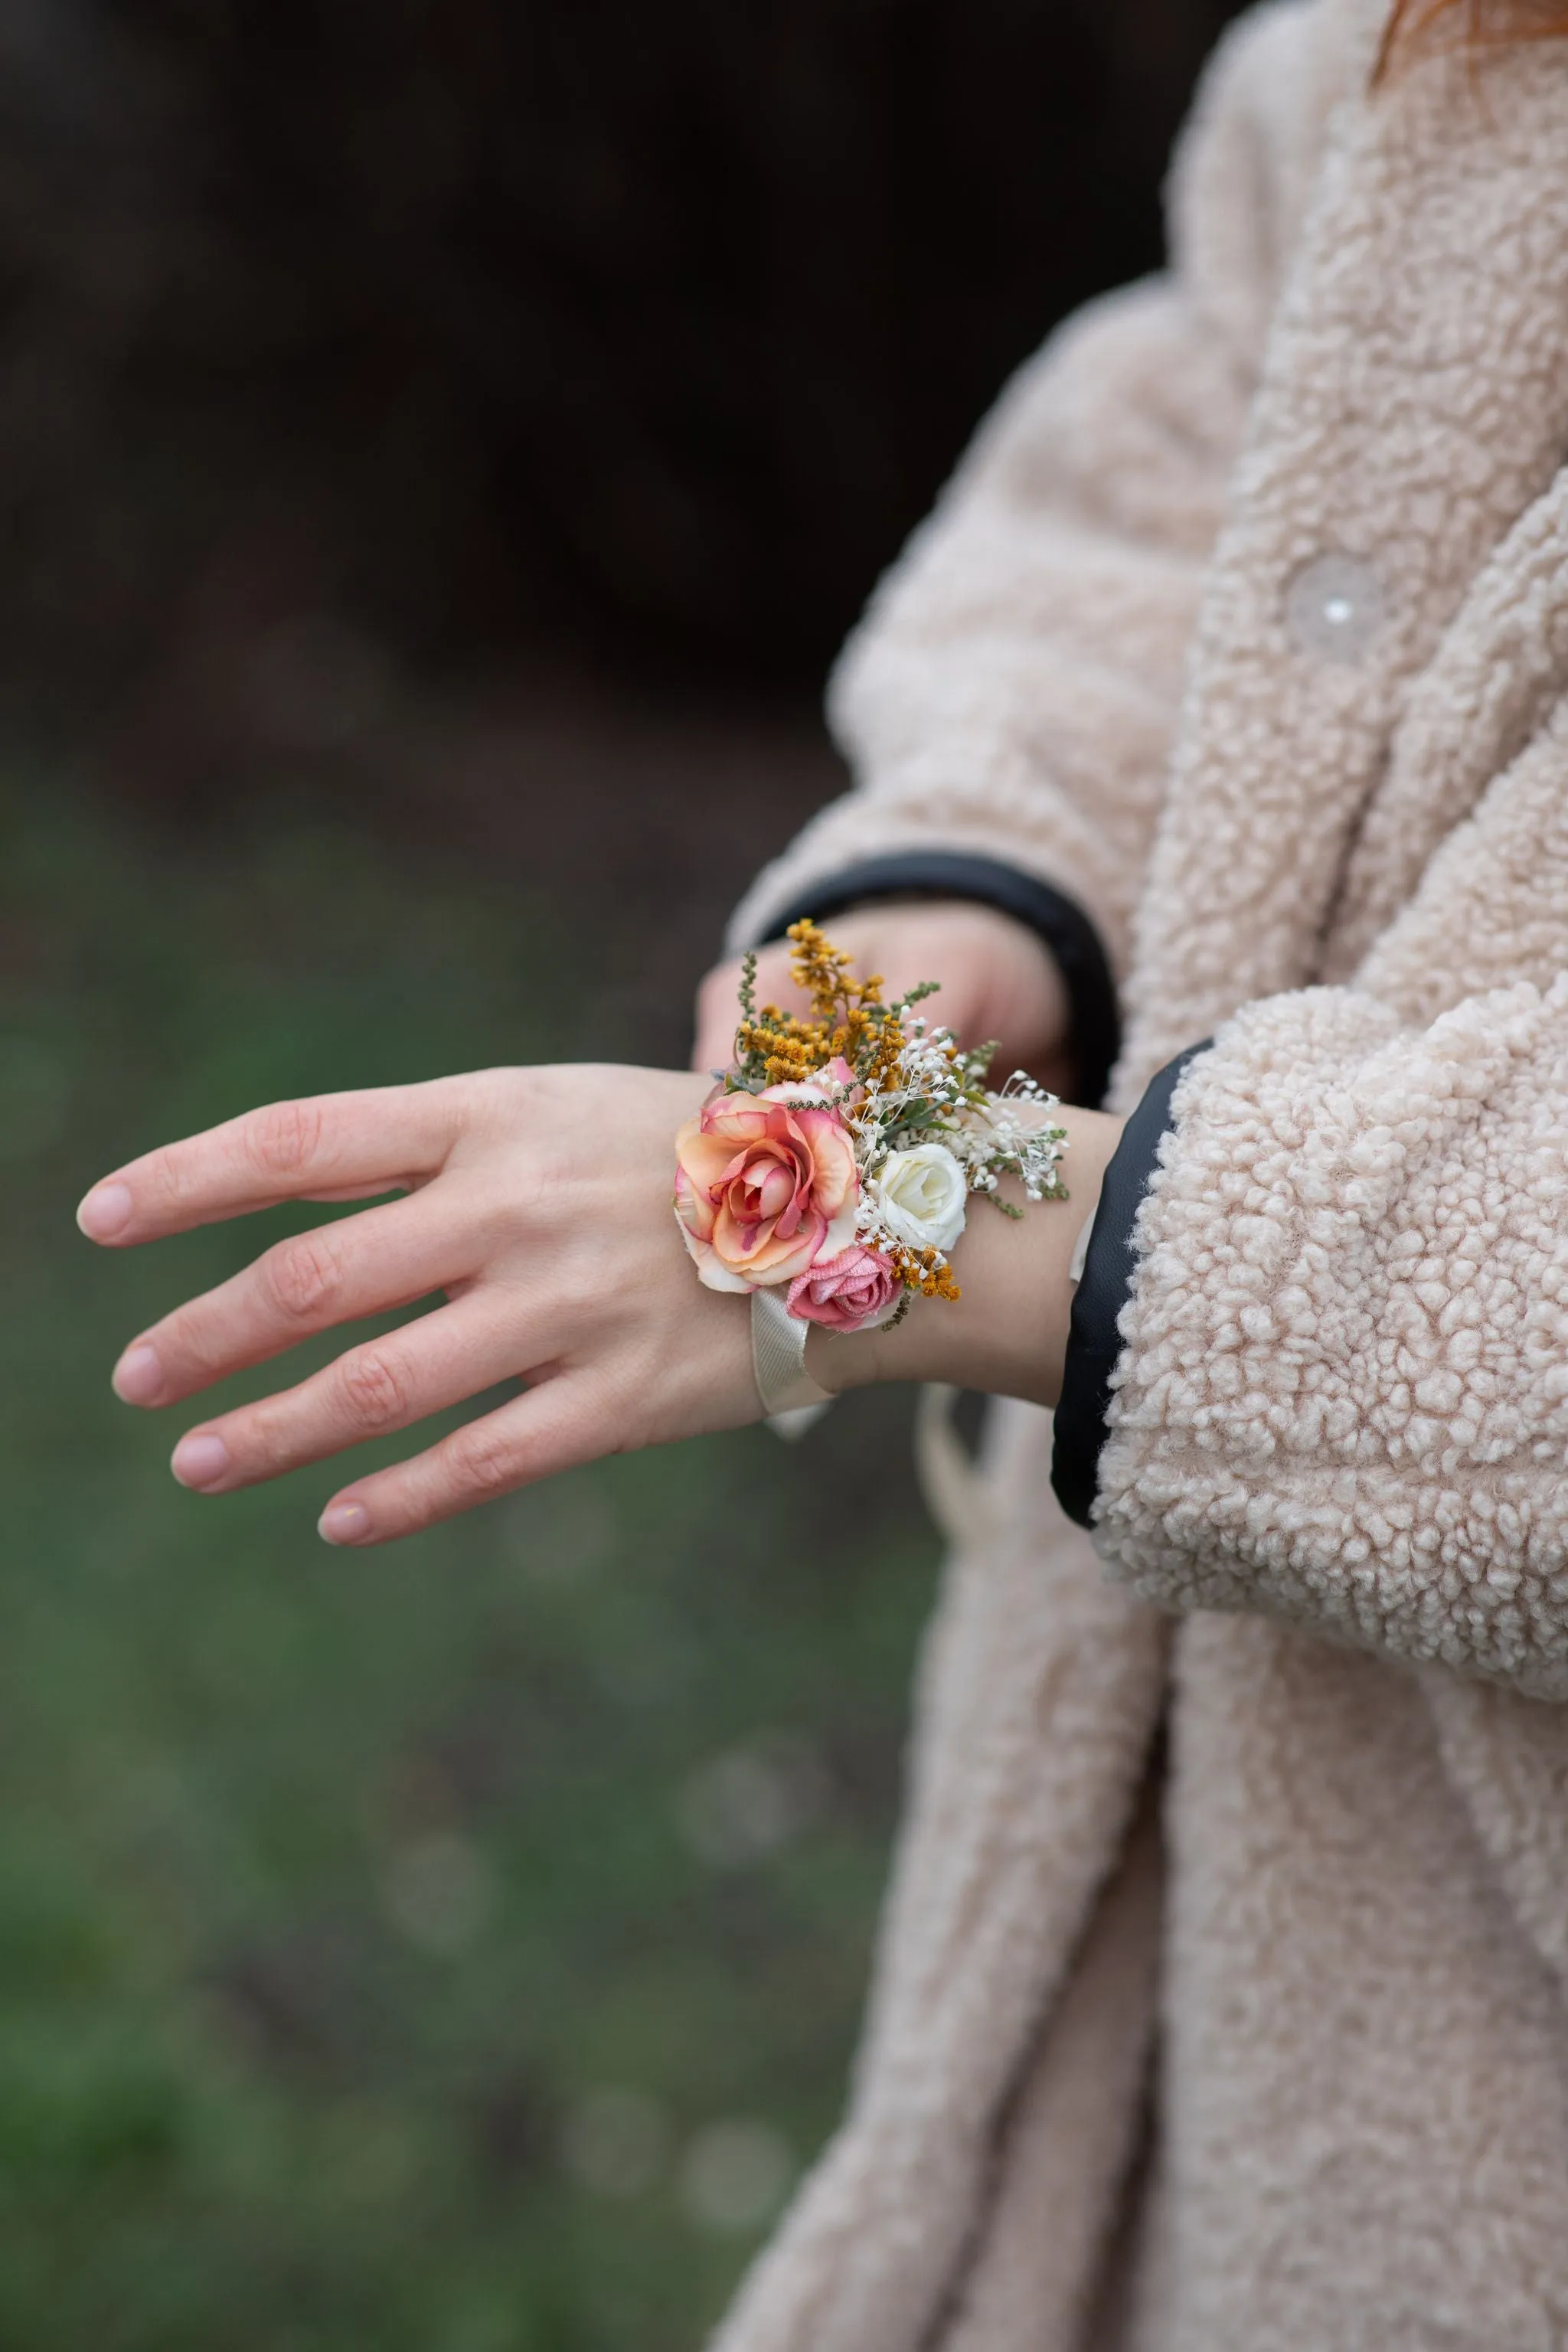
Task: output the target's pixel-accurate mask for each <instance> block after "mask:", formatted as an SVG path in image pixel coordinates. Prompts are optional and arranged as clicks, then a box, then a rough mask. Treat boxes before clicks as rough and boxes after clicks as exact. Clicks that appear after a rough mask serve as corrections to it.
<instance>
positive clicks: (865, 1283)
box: [787, 1242, 900, 1331]
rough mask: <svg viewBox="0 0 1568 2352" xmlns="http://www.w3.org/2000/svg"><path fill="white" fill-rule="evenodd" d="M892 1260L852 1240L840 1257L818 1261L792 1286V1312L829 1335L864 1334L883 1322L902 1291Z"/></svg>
mask: <svg viewBox="0 0 1568 2352" xmlns="http://www.w3.org/2000/svg"><path fill="white" fill-rule="evenodd" d="M899 1290H900V1282H899V1277H898V1276H897V1275H896V1274H895V1273H894V1271H893V1261H892V1259H891V1258H890V1257H884V1256H883V1255H882V1253H881V1251H880V1250H871V1249H867V1247H866V1246H865V1244H863V1243H861V1242H852V1243H851V1244H850V1245H849V1247H848V1248H847V1249H845V1250H840V1251H839V1253H838V1255H837V1257H819V1258H818V1259H817V1261H816V1265H811V1266H807V1268H806V1270H805V1273H804V1274H797V1275H796V1276H795V1280H794V1281H793V1282H792V1283H791V1284H790V1286H789V1299H788V1302H787V1303H788V1306H789V1311H790V1313H791V1314H792V1315H797V1316H798V1317H799V1318H800V1319H801V1321H802V1322H803V1323H820V1324H822V1326H823V1327H824V1328H825V1329H826V1330H829V1331H863V1330H865V1329H866V1328H868V1325H870V1324H872V1323H879V1322H880V1321H881V1320H882V1318H883V1317H884V1315H886V1313H887V1311H888V1309H889V1307H890V1306H891V1305H892V1303H893V1300H894V1299H895V1298H896V1297H897V1296H898V1294H899Z"/></svg>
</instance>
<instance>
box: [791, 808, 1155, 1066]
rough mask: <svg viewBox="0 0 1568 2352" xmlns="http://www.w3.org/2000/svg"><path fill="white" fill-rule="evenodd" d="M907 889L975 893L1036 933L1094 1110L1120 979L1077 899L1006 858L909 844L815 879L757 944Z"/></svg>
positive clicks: (1112, 1053)
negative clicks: (1057, 977) (1053, 970)
mask: <svg viewBox="0 0 1568 2352" xmlns="http://www.w3.org/2000/svg"><path fill="white" fill-rule="evenodd" d="M905 895H908V896H910V897H919V898H975V899H978V900H979V901H980V902H981V904H982V905H984V906H988V907H996V908H1000V909H1001V911H1002V913H1003V914H1005V915H1012V916H1014V917H1015V918H1016V920H1017V921H1019V922H1021V923H1026V924H1027V925H1028V926H1029V929H1031V930H1033V931H1037V932H1038V934H1039V936H1040V938H1041V939H1042V940H1044V941H1045V943H1046V945H1047V947H1048V948H1049V950H1050V951H1051V953H1052V954H1053V955H1054V956H1055V958H1056V960H1057V962H1058V965H1059V966H1060V968H1061V975H1062V979H1063V981H1064V982H1066V985H1067V992H1068V1006H1069V1008H1070V1012H1071V1019H1072V1043H1073V1055H1074V1057H1075V1059H1076V1061H1077V1064H1078V1099H1079V1101H1080V1102H1081V1103H1083V1104H1084V1105H1085V1107H1086V1108H1090V1109H1092V1108H1094V1107H1095V1106H1096V1105H1098V1104H1099V1103H1100V1102H1102V1101H1103V1100H1104V1099H1105V1089H1106V1087H1108V1086H1109V1085H1110V1073H1111V1070H1112V1068H1113V1067H1114V1066H1115V1062H1116V1056H1117V1055H1118V1054H1119V1053H1120V1052H1121V1017H1120V1015H1119V1013H1118V1012H1117V1006H1116V983H1115V982H1114V981H1113V980H1112V978H1111V975H1110V960H1109V958H1108V957H1107V955H1106V952H1105V948H1104V944H1103V942H1102V941H1101V940H1100V933H1099V932H1098V931H1097V930H1096V929H1095V927H1094V925H1093V923H1092V922H1091V921H1090V920H1089V917H1088V916H1087V915H1086V914H1085V913H1084V910H1083V908H1081V907H1080V906H1079V904H1078V901H1077V900H1076V899H1074V898H1068V896H1067V894H1066V892H1065V891H1062V890H1057V889H1053V887H1051V885H1050V884H1049V883H1048V882H1041V881H1038V880H1037V878H1036V877H1035V876H1034V875H1032V874H1025V873H1023V872H1022V871H1021V870H1020V869H1019V868H1018V867H1017V866H1005V865H1004V864H1003V863H1002V861H1001V859H1000V858H995V857H971V856H966V855H964V854H963V852H961V851H957V850H952V851H949V850H945V849H911V850H904V851H900V852H896V853H894V854H893V855H891V856H887V857H868V858H865V859H863V860H862V861H861V863H860V864H858V865H856V866H844V867H842V868H841V869H840V871H839V872H838V873H837V874H834V875H830V876H829V877H828V878H827V879H826V881H823V882H817V883H814V884H813V886H812V887H811V888H810V889H809V890H808V891H807V892H806V893H805V895H804V896H803V898H802V899H801V901H800V903H799V905H798V906H791V907H789V908H786V909H785V910H784V912H783V913H781V914H779V915H778V916H777V917H775V918H774V919H773V921H772V922H770V923H769V925H768V927H767V929H766V930H765V931H764V933H763V939H762V940H759V941H758V942H757V944H758V945H759V946H761V945H763V941H764V940H777V939H782V938H783V936H784V932H785V931H787V930H788V929H789V927H790V925H791V924H792V923H795V922H798V921H799V920H800V919H801V917H802V916H803V915H809V916H810V917H811V918H812V919H813V920H814V921H816V922H826V920H827V919H829V918H830V917H831V916H834V915H841V914H842V913H843V912H844V909H845V908H846V907H854V906H858V905H859V904H860V903H861V902H862V901H863V900H864V899H867V898H902V897H904V896H905Z"/></svg>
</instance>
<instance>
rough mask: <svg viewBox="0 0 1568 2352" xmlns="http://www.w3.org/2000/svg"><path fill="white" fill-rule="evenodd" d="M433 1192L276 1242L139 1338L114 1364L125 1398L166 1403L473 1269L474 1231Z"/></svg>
mask: <svg viewBox="0 0 1568 2352" xmlns="http://www.w3.org/2000/svg"><path fill="white" fill-rule="evenodd" d="M436 1201H437V1194H436V1192H434V1191H431V1192H425V1191H421V1192H416V1193H415V1194H414V1195H413V1197H412V1198H411V1199H408V1200H400V1201H388V1202H385V1203H384V1204H383V1205H382V1206H381V1207H378V1208H374V1209H366V1210H363V1212H362V1213H360V1214H359V1215H358V1216H354V1217H342V1218H339V1219H338V1220H337V1221H336V1222H335V1223H332V1224H330V1225H318V1226H317V1227H316V1228H315V1229H314V1230H313V1231H312V1232H310V1233H305V1234H292V1235H290V1237H289V1239H288V1240H287V1241H281V1242H276V1243H274V1244H273V1246H272V1247H271V1248H270V1249H268V1250H264V1251H263V1252H262V1254H261V1255H260V1256H259V1257H258V1259H257V1260H256V1261H255V1263H254V1264H253V1265H247V1267H246V1268H245V1270H244V1272H243V1273H241V1274H237V1275H234V1276H231V1277H230V1278H229V1280H228V1281H227V1282H223V1283H219V1285H218V1286H217V1287H216V1289H215V1290H208V1291H204V1292H203V1293H202V1295H201V1297H197V1298H192V1299H188V1300H187V1301H186V1303H185V1304H184V1306H183V1307H175V1308H174V1312H173V1313H172V1314H169V1315H165V1316H164V1317H163V1320H162V1321H161V1322H158V1323H154V1324H153V1326H152V1327H151V1328H150V1329H148V1330H146V1331H143V1332H142V1334H141V1336H140V1337H139V1338H138V1339H133V1340H132V1342H131V1345H130V1346H129V1347H128V1348H127V1349H125V1351H124V1353H123V1354H122V1355H121V1359H120V1361H119V1362H118V1363H117V1364H116V1366H115V1368H114V1376H113V1379H114V1391H115V1394H116V1395H117V1396H119V1397H120V1398H121V1400H122V1401H123V1402H125V1403H126V1404H138V1405H164V1404H174V1403H177V1402H178V1401H179V1400H180V1399H181V1398H182V1397H187V1396H193V1395H195V1392H196V1391H198V1390H199V1389H205V1388H210V1387H211V1386H212V1384H213V1382H214V1381H220V1380H225V1379H226V1378H227V1376H228V1375H229V1373H231V1372H237V1371H240V1370H244V1369H245V1368H246V1367H247V1365H250V1364H264V1363H266V1362H268V1360H269V1359H270V1358H272V1357H273V1356H277V1355H280V1354H281V1353H282V1352H283V1350H284V1349H286V1348H292V1347H293V1346H295V1345H296V1343H297V1342H298V1341H300V1340H301V1339H309V1338H310V1337H311V1336H312V1335H313V1334H315V1333H317V1332H321V1331H327V1330H331V1328H332V1327H333V1326H334V1325H336V1324H339V1323H348V1322H353V1321H354V1320H356V1319H357V1318H360V1317H361V1316H365V1315H379V1314H384V1313H385V1312H386V1311H387V1310H388V1309H390V1308H394V1307H411V1306H413V1304H414V1302H415V1301H416V1299H419V1298H425V1297H428V1296H429V1295H430V1293H431V1292H432V1291H436V1290H441V1289H447V1288H448V1287H450V1286H452V1285H453V1284H454V1283H456V1282H458V1281H460V1280H461V1279H463V1278H464V1277H465V1276H468V1275H469V1274H471V1273H472V1272H473V1263H474V1257H475V1255H476V1253H477V1251H478V1248H479V1243H478V1241H477V1239H476V1238H475V1237H474V1236H473V1235H472V1234H466V1233H464V1232H462V1231H461V1230H458V1231H454V1230H453V1223H452V1217H451V1212H450V1210H449V1208H447V1207H445V1206H442V1207H441V1208H440V1209H439V1210H437V1211H436V1212H435V1213H433V1204H434V1203H435V1202H436Z"/></svg>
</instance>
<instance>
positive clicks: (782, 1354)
mask: <svg viewBox="0 0 1568 2352" xmlns="http://www.w3.org/2000/svg"><path fill="white" fill-rule="evenodd" d="M789 937H790V940H792V942H793V944H794V949H795V953H794V958H793V961H792V970H793V972H794V975H795V981H796V983H797V984H798V985H799V986H800V987H801V988H802V989H804V990H805V992H806V993H807V995H808V996H809V998H810V1000H811V1011H810V1013H808V1014H807V1015H806V1016H805V1018H804V1019H799V1018H797V1017H796V1016H795V1014H793V1013H781V1012H780V1011H779V1010H778V1008H777V1006H776V1005H772V1004H764V1005H763V1006H762V1007H760V1008H759V1007H758V1004H757V1002H756V959H755V957H754V956H748V957H747V959H746V962H745V966H744V971H743V975H742V982H741V1021H740V1026H739V1027H738V1028H737V1030H736V1032H735V1060H734V1063H733V1065H732V1066H731V1068H730V1069H728V1070H725V1071H722V1072H720V1073H716V1075H717V1076H718V1077H719V1085H718V1087H716V1088H715V1090H714V1092H713V1093H712V1094H711V1095H710V1097H709V1098H708V1100H707V1101H706V1102H705V1103H704V1104H703V1106H702V1108H701V1110H700V1112H699V1113H698V1114H697V1117H696V1118H691V1119H689V1120H688V1121H687V1123H686V1125H685V1126H684V1127H683V1128H682V1129H681V1130H680V1132H679V1135H678V1136H677V1137H676V1139H675V1151H676V1174H675V1213H676V1216H677V1218H678V1219H679V1223H680V1230H681V1233H682V1234H683V1235H684V1236H685V1240H686V1246H687V1248H688V1249H689V1251H690V1253H691V1255H692V1257H693V1259H694V1260H695V1262H696V1265H697V1272H698V1276H699V1277H700V1280H701V1281H703V1282H704V1283H706V1285H707V1286H708V1287H709V1288H710V1290H731V1291H745V1292H749V1294H750V1296H751V1300H752V1360H753V1363H754V1365H755V1367H756V1374H757V1386H758V1390H759V1391H760V1393H761V1396H762V1400H763V1409H764V1411H765V1412H767V1413H768V1414H769V1415H770V1416H772V1415H773V1414H777V1413H782V1412H790V1411H792V1410H795V1409H796V1408H798V1407H800V1406H803V1405H806V1404H815V1403H818V1402H822V1401H824V1400H825V1397H826V1391H823V1390H821V1389H819V1388H818V1387H817V1385H816V1382H815V1381H812V1380H810V1379H809V1378H808V1376H807V1375H806V1372H805V1336H806V1333H807V1331H808V1330H809V1328H810V1327H811V1326H812V1324H814V1323H816V1324H820V1325H821V1326H822V1327H823V1328H824V1329H826V1330H829V1331H841V1332H849V1331H866V1330H870V1329H872V1328H875V1327H877V1326H879V1325H880V1326H883V1327H885V1328H889V1329H890V1328H891V1327H892V1326H893V1325H894V1324H895V1323H897V1322H899V1321H900V1318H902V1317H903V1316H904V1315H905V1314H906V1313H907V1312H908V1311H909V1308H910V1304H911V1302H912V1301H913V1299H914V1298H915V1297H917V1296H918V1297H925V1298H956V1297H958V1295H959V1293H958V1286H957V1285H956V1283H955V1282H954V1281H953V1278H952V1266H951V1264H950V1254H951V1252H952V1248H953V1246H954V1244H955V1243H956V1242H957V1241H958V1238H959V1236H960V1234H962V1233H963V1227H964V1221H965V1218H966V1216H967V1214H968V1208H969V1198H970V1195H971V1194H972V1193H978V1194H980V1195H982V1196H983V1197H984V1198H985V1199H986V1200H988V1201H990V1202H992V1204H993V1205H994V1207H996V1208H998V1209H1000V1210H1001V1211H1002V1212H1003V1213H1004V1214H1005V1215H1007V1216H1010V1217H1017V1216H1020V1215H1022V1211H1021V1210H1020V1209H1018V1208H1016V1206H1015V1205H1014V1204H1013V1203H1012V1202H1007V1201H1004V1200H1002V1199H1001V1198H1000V1196H999V1193H998V1189H997V1188H998V1185H999V1183H1000V1181H1001V1179H1002V1178H1003V1177H1004V1176H1016V1177H1017V1178H1018V1180H1019V1181H1020V1182H1021V1183H1022V1185H1023V1188H1024V1192H1025V1196H1026V1199H1028V1200H1030V1201H1064V1200H1066V1198H1067V1188H1066V1187H1065V1185H1064V1184H1063V1183H1062V1181H1061V1177H1060V1173H1059V1165H1060V1160H1061V1155H1062V1147H1063V1145H1064V1144H1065V1143H1066V1141H1067V1135H1066V1132H1065V1130H1064V1129H1061V1128H1059V1127H1058V1126H1055V1125H1054V1124H1053V1123H1052V1120H1051V1116H1050V1115H1051V1113H1052V1112H1053V1111H1054V1110H1055V1109H1056V1108H1057V1097H1056V1096H1055V1095H1050V1094H1047V1092H1046V1091H1045V1089H1044V1087H1040V1086H1037V1084H1036V1082H1035V1080H1034V1079H1033V1078H1030V1077H1026V1076H1025V1075H1024V1073H1023V1072H1022V1071H1021V1070H1020V1071H1016V1072H1015V1074H1014V1076H1012V1077H1011V1078H1009V1079H1008V1081H1007V1083H1006V1085H1005V1087H1003V1088H1002V1090H1001V1091H1000V1092H999V1093H993V1092H992V1091H991V1090H990V1089H989V1088H988V1087H986V1084H985V1080H986V1077H987V1075H988V1073H989V1071H990V1066H991V1061H992V1056H993V1055H994V1053H995V1050H996V1049H995V1047H994V1045H980V1046H976V1047H972V1048H965V1047H963V1046H961V1045H958V1043H957V1042H956V1040H955V1039H954V1038H953V1036H952V1033H951V1031H949V1030H947V1029H940V1028H932V1027H931V1026H930V1025H929V1024H927V1022H926V1020H925V1018H924V1016H923V1014H920V1013H916V1012H915V1011H914V1007H915V1006H916V1005H917V1004H918V1003H921V1001H922V1000H923V999H924V998H926V997H928V996H932V995H934V994H936V992H937V986H938V984H937V982H934V981H926V982H922V983H921V986H920V987H919V988H913V989H911V990H910V992H909V994H908V995H907V996H901V997H900V998H899V1000H898V1001H897V1003H893V1004H884V1003H883V1002H882V993H881V987H882V984H881V982H880V981H879V979H877V978H875V977H872V978H870V979H867V980H862V981H857V980H854V979H852V978H851V977H850V960H849V958H848V957H847V956H846V955H843V954H841V953H840V952H839V950H837V948H835V947H834V946H833V945H832V944H831V943H830V941H829V940H827V939H826V938H825V936H824V935H823V933H822V932H821V931H819V930H818V929H817V928H816V924H815V923H811V922H799V923H795V924H792V925H791V927H790V932H789Z"/></svg>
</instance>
